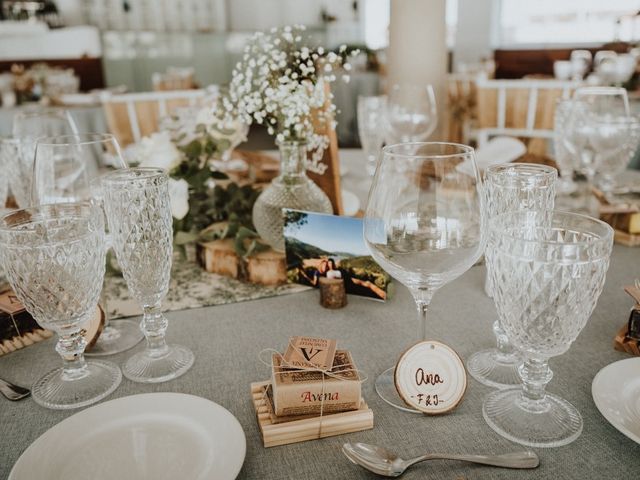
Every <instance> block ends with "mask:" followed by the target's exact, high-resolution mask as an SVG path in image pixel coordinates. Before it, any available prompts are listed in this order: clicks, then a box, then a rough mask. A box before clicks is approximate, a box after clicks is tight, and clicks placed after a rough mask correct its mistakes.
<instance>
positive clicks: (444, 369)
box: [395, 341, 467, 415]
mask: <svg viewBox="0 0 640 480" xmlns="http://www.w3.org/2000/svg"><path fill="white" fill-rule="evenodd" d="M395 384H396V389H397V390H398V394H399V395H400V398H402V400H404V402H405V403H406V404H407V405H409V406H410V407H412V408H415V409H416V410H418V411H420V412H424V413H427V414H429V415H439V414H441V413H447V412H449V411H450V410H452V409H454V408H455V407H456V406H457V405H458V404H459V403H460V401H461V400H462V397H463V395H464V392H465V390H466V389H467V373H466V371H465V369H464V364H463V363H462V360H461V359H460V357H459V356H458V354H457V353H456V352H454V351H453V350H452V349H451V347H448V346H447V345H445V344H443V343H440V342H435V341H425V342H419V343H416V344H415V345H414V346H412V347H411V348H409V349H408V350H407V351H406V352H404V353H403V354H402V356H401V357H400V360H398V363H397V364H396V370H395Z"/></svg>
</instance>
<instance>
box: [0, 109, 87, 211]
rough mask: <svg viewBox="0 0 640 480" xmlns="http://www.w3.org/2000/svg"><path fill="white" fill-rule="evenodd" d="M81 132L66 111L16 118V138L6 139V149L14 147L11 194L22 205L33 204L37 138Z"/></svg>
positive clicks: (20, 115) (39, 113)
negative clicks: (32, 192) (32, 182)
mask: <svg viewBox="0 0 640 480" xmlns="http://www.w3.org/2000/svg"><path fill="white" fill-rule="evenodd" d="M76 133H78V129H77V128H76V125H75V122H74V121H73V118H72V117H71V115H70V114H69V112H68V111H67V110H62V109H45V110H35V111H26V112H18V113H17V114H16V115H15V117H14V118H13V130H12V137H13V140H7V141H5V142H3V148H11V149H14V150H15V154H14V155H11V156H10V157H9V158H8V161H9V169H8V172H9V179H10V180H9V181H10V184H11V193H13V196H14V198H15V200H16V203H17V204H18V206H19V207H21V208H24V207H27V206H29V205H30V204H31V177H32V175H33V161H34V155H35V148H36V139H37V138H38V137H43V136H53V135H69V134H76Z"/></svg>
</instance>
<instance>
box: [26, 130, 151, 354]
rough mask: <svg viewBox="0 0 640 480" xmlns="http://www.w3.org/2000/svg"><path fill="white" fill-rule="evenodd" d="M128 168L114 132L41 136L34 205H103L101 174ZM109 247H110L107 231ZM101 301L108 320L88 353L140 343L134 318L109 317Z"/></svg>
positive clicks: (107, 350)
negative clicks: (114, 318) (71, 203)
mask: <svg viewBox="0 0 640 480" xmlns="http://www.w3.org/2000/svg"><path fill="white" fill-rule="evenodd" d="M121 168H127V163H126V162H125V160H124V158H123V156H122V152H121V151H120V145H118V141H117V140H116V139H115V137H114V136H113V135H109V134H99V133H86V134H79V135H60V136H54V137H40V138H39V139H38V140H37V143H36V152H35V161H34V168H33V188H32V192H31V195H32V201H31V203H32V204H33V205H42V204H52V203H68V202H78V201H92V202H94V203H95V204H96V205H97V206H98V207H99V208H100V209H102V188H101V185H100V178H101V177H102V176H103V175H105V174H106V173H108V172H110V171H113V170H115V169H121ZM105 247H106V251H108V250H109V249H110V248H111V236H110V235H109V233H108V232H107V235H106V242H105ZM102 291H103V295H102V298H101V301H100V303H101V305H102V308H103V310H104V315H105V324H104V328H103V329H102V332H101V333H100V336H99V337H98V340H97V341H96V343H95V345H93V347H92V348H91V350H90V351H88V352H86V355H87V356H103V355H113V354H115V353H119V352H123V351H125V350H128V349H130V348H131V347H133V346H135V345H136V344H138V343H139V342H140V341H141V340H142V338H143V334H142V331H140V326H139V324H138V323H137V322H135V321H133V320H127V319H120V320H110V319H109V312H108V308H107V299H106V296H105V295H104V292H105V289H104V288H103V290H102Z"/></svg>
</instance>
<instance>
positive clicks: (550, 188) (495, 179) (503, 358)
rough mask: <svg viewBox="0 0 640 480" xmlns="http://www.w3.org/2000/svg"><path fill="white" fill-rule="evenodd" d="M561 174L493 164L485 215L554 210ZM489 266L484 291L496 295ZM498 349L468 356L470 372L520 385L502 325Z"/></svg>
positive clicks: (496, 327)
mask: <svg viewBox="0 0 640 480" xmlns="http://www.w3.org/2000/svg"><path fill="white" fill-rule="evenodd" d="M557 178H558V171H557V170H556V169H555V168H553V167H548V166H546V165H537V164H529V163H507V164H501V165H491V166H490V167H489V168H487V170H486V172H485V181H484V186H485V192H486V198H487V203H486V213H487V217H488V219H491V218H493V217H495V216H497V215H500V214H502V213H506V212H513V211H523V210H524V211H540V212H551V211H553V207H554V202H555V194H556V182H557ZM490 267H491V265H490V264H487V280H486V282H485V290H486V291H487V294H488V295H489V296H490V297H492V296H493V286H492V285H491V274H490V272H489V268H490ZM493 333H494V335H495V337H496V340H497V347H496V348H490V349H487V350H481V351H479V352H476V353H474V354H473V355H471V357H469V360H468V362H467V370H468V371H469V373H470V374H471V376H472V377H473V378H475V379H476V380H478V381H479V382H480V383H483V384H485V385H489V386H491V387H496V388H505V387H510V386H513V385H517V384H519V383H520V377H519V376H518V367H519V366H520V364H521V363H522V357H521V356H520V355H519V354H518V352H516V351H515V350H514V349H513V346H512V345H511V342H509V337H508V336H507V335H506V333H505V331H504V329H503V328H502V326H501V325H500V321H499V320H496V321H495V322H494V323H493Z"/></svg>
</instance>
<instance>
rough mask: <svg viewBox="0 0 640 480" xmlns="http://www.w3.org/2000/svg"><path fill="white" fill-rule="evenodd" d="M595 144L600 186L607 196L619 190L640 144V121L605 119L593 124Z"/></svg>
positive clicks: (592, 138)
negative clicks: (618, 182) (620, 179)
mask: <svg viewBox="0 0 640 480" xmlns="http://www.w3.org/2000/svg"><path fill="white" fill-rule="evenodd" d="M592 126H593V135H592V137H591V143H592V144H593V146H594V149H595V150H596V151H597V152H598V154H597V155H596V157H595V166H594V168H595V172H596V178H595V181H596V184H597V185H598V187H599V188H600V189H601V190H602V191H604V192H610V191H612V190H613V189H614V188H615V186H616V180H615V178H616V176H617V175H618V174H620V173H622V172H623V171H624V170H625V169H626V168H627V166H628V165H629V162H630V161H631V159H632V158H633V155H634V154H635V153H636V150H637V148H638V144H640V120H639V119H638V118H637V117H633V116H604V117H596V118H594V119H593V120H592Z"/></svg>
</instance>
